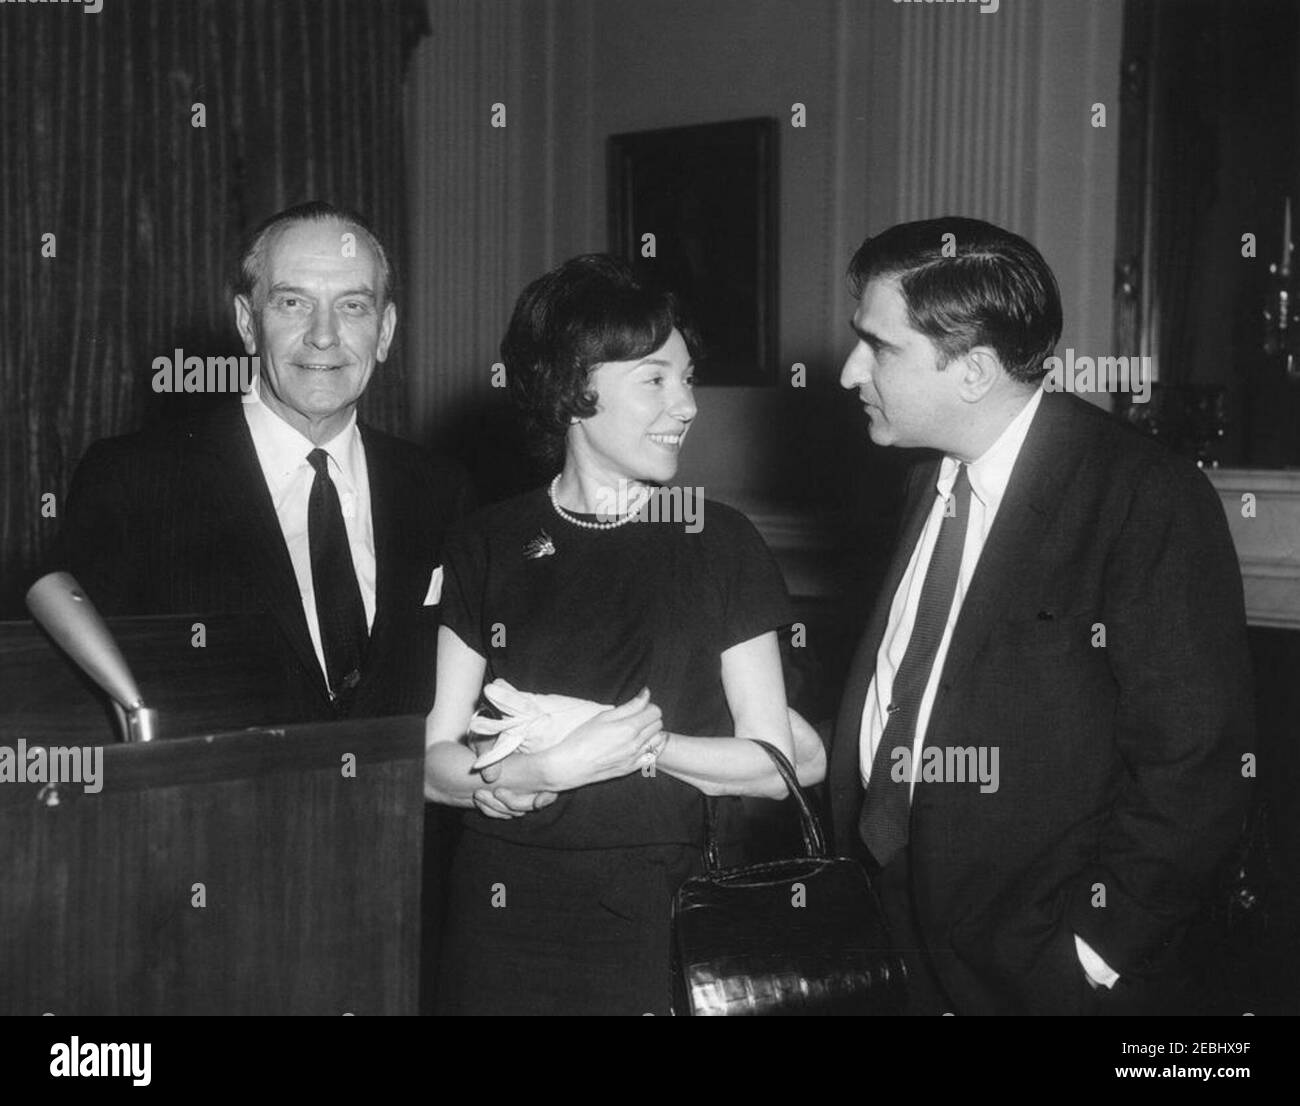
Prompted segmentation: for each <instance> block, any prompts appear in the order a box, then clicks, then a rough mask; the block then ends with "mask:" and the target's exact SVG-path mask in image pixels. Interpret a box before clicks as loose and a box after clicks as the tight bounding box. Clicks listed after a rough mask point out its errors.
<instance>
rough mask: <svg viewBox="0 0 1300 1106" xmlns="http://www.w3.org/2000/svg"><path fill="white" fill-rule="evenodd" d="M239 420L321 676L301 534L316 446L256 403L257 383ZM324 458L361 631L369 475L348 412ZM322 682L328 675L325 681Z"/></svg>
mask: <svg viewBox="0 0 1300 1106" xmlns="http://www.w3.org/2000/svg"><path fill="white" fill-rule="evenodd" d="M243 404H244V419H245V421H247V423H248V429H249V432H250V433H251V434H252V435H253V448H254V449H256V450H257V460H258V464H260V465H261V467H262V475H263V476H264V477H265V478H266V486H267V488H268V489H269V490H270V492H271V502H272V503H273V504H274V505H275V514H276V517H277V518H278V519H279V520H280V531H281V533H283V534H284V541H285V545H287V546H288V548H289V560H290V561H291V562H292V563H293V574H294V577H295V578H296V579H297V581H298V596H299V598H300V599H301V601H302V609H303V613H304V614H305V615H306V616H307V630H308V632H309V633H310V634H311V643H312V647H313V648H314V649H315V650H316V660H317V662H318V663H319V664H320V669H321V674H322V676H324V675H325V649H324V647H323V646H322V645H321V638H320V619H319V618H318V617H317V615H316V591H315V588H313V586H312V579H311V546H310V544H309V542H308V536H307V504H308V500H309V499H310V498H311V486H312V482H313V481H314V480H315V479H316V470H315V469H314V468H312V467H311V462H310V461H308V460H307V454H309V453H310V452H311V451H312V450H313V449H316V448H317V447H316V445H315V444H314V443H313V442H312V441H311V439H310V438H308V437H307V436H306V435H304V434H302V433H300V432H299V431H298V430H295V429H294V428H293V427H292V426H290V425H289V424H288V423H287V422H285V421H284V419H282V418H280V416H279V415H277V414H276V413H275V412H274V411H272V410H271V409H270V408H269V407H267V406H266V404H264V403H263V402H262V397H261V393H260V392H259V390H258V387H257V383H256V382H254V386H253V388H252V389H251V390H250V391H249V392H247V393H246V394H245V395H244V397H243ZM320 448H321V449H323V450H325V452H326V453H328V454H329V458H330V459H329V466H328V470H327V471H328V472H329V476H330V479H331V480H333V481H334V488H335V490H336V491H337V492H338V496H339V507H340V508H341V509H342V511H343V525H344V528H345V529H346V530H347V535H348V548H349V550H350V551H351V553H352V567H353V568H354V569H355V570H356V574H357V584H358V585H359V586H360V588H361V602H362V605H363V606H364V607H365V610H366V628H367V629H369V628H371V627H372V626H373V625H374V622H375V532H374V526H373V522H372V519H371V517H370V476H369V471H368V469H367V468H366V450H365V447H364V445H363V444H362V441H361V431H359V430H358V429H357V417H356V413H355V412H354V413H353V415H352V417H351V418H350V419H349V420H348V424H347V426H345V427H344V428H343V429H342V430H340V431H339V432H338V433H337V434H336V435H334V437H333V438H331V439H330V440H329V441H328V442H326V443H325V444H324V445H322V446H320ZM326 680H327V682H328V677H326Z"/></svg>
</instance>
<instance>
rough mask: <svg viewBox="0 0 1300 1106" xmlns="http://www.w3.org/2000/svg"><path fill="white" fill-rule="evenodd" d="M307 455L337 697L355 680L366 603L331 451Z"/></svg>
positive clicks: (314, 573)
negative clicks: (331, 466) (331, 469)
mask: <svg viewBox="0 0 1300 1106" xmlns="http://www.w3.org/2000/svg"><path fill="white" fill-rule="evenodd" d="M307 460H308V461H309V462H310V463H311V467H312V468H314V469H315V470H316V478H315V479H314V480H313V481H312V485H311V498H310V499H309V500H308V501H307V541H308V543H309V545H310V546H311V586H312V590H313V591H314V592H315V593H316V617H317V619H318V621H319V623H320V640H321V647H322V649H323V650H324V653H325V674H326V679H327V681H328V683H329V689H330V698H331V699H332V700H334V701H335V702H338V701H339V700H340V699H341V698H342V697H343V696H344V695H345V694H346V693H347V692H348V691H350V690H351V689H352V688H353V687H355V686H356V683H357V681H358V680H359V679H360V675H361V657H362V654H363V653H364V652H365V647H366V638H367V636H368V635H367V632H366V608H365V605H364V604H363V603H362V602H361V588H360V587H359V586H358V584H357V574H356V570H355V569H354V568H353V566H352V552H351V550H350V549H349V548H348V531H347V527H346V526H344V525H343V509H342V508H341V507H340V506H339V494H338V492H337V490H335V487H334V481H333V480H331V479H330V476H329V454H328V453H326V452H325V451H324V450H323V449H313V450H312V451H311V452H310V453H309V454H307Z"/></svg>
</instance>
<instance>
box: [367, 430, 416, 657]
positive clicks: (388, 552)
mask: <svg viewBox="0 0 1300 1106" xmlns="http://www.w3.org/2000/svg"><path fill="white" fill-rule="evenodd" d="M361 440H362V442H363V444H364V446H365V450H366V473H367V479H368V480H369V482H370V517H371V526H372V529H373V532H374V536H375V621H374V625H373V626H372V627H371V630H370V645H369V648H368V649H367V651H366V664H365V671H370V670H371V669H373V668H374V667H375V666H376V665H377V664H379V663H381V662H382V658H383V657H384V655H385V650H386V649H387V646H388V641H389V638H390V637H391V635H392V630H393V626H394V621H395V618H396V616H397V614H398V613H399V612H401V611H402V610H404V609H407V608H411V609H414V608H416V607H418V606H419V605H420V604H421V603H422V602H423V600H424V594H425V591H426V590H427V588H428V586H429V577H428V573H429V571H430V567H431V566H428V565H426V564H424V562H423V561H422V560H421V558H420V549H419V541H418V535H414V534H411V533H408V532H407V531H406V529H405V522H404V519H406V518H407V517H408V514H407V513H406V512H404V511H403V510H402V499H403V496H404V495H405V494H406V487H405V485H404V483H403V480H402V473H401V471H400V469H399V468H398V466H397V465H396V463H395V460H394V458H393V455H392V452H391V450H390V449H389V448H388V443H387V442H386V441H385V440H384V438H383V436H382V435H378V434H376V433H375V432H374V431H373V430H371V429H370V428H369V427H368V426H362V427H361ZM421 573H423V578H421Z"/></svg>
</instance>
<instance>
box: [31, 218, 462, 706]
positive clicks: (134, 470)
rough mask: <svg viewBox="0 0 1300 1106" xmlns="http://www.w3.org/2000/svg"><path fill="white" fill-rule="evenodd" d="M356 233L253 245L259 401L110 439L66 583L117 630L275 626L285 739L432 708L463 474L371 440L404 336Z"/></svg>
mask: <svg viewBox="0 0 1300 1106" xmlns="http://www.w3.org/2000/svg"><path fill="white" fill-rule="evenodd" d="M390 284H391V274H390V268H389V263H388V259H387V255H386V254H385V252H384V248H383V246H382V244H381V243H380V242H379V241H378V239H377V238H376V237H375V236H374V234H373V233H372V232H371V231H370V229H369V228H368V227H367V226H366V224H365V223H364V221H362V220H361V219H360V217H359V216H357V215H355V214H352V213H348V212H344V211H341V210H339V209H337V208H334V207H333V206H331V205H328V204H324V203H319V202H315V203H309V204H303V205H301V206H298V207H294V208H290V209H288V210H286V211H282V212H280V213H279V214H277V215H275V216H273V217H272V218H270V219H268V220H267V221H266V222H265V223H264V224H262V225H261V226H260V227H259V228H257V229H256V230H255V231H254V232H253V234H252V235H251V236H250V238H249V240H248V243H247V245H246V248H245V250H244V253H243V256H242V258H241V264H240V270H239V275H238V280H237V287H236V293H237V294H236V295H235V300H234V308H235V317H236V323H237V325H238V328H239V333H240V336H241V337H242V339H243V342H244V345H245V348H246V349H247V351H248V353H249V354H256V355H257V358H258V359H259V361H260V374H259V375H258V377H257V379H256V382H255V386H254V388H253V389H252V391H251V392H250V393H249V394H247V395H245V396H244V397H243V402H242V403H240V402H234V401H232V402H230V403H227V404H224V405H222V406H219V407H216V408H215V409H214V410H212V411H211V412H210V413H208V414H205V415H203V416H201V417H198V418H194V419H190V420H186V421H183V422H179V423H176V424H173V425H171V426H167V427H165V428H163V429H160V430H156V431H149V432H142V433H138V434H132V435H128V436H126V437H122V438H113V439H109V440H106V441H101V442H97V443H96V444H95V445H93V446H92V447H91V448H90V450H89V451H88V452H87V453H86V456H85V457H84V458H83V460H82V462H81V464H80V466H79V467H78V469H77V472H76V475H75V477H74V479H73V484H72V489H71V492H70V495H69V499H68V508H67V513H66V520H65V523H64V527H63V530H62V533H61V539H60V544H59V551H58V553H57V555H56V558H55V561H56V563H55V564H54V565H53V567H56V568H67V569H69V570H70V571H72V573H73V574H74V575H75V576H76V577H77V578H78V579H79V580H80V582H81V584H82V586H83V587H84V588H85V589H86V591H87V593H88V594H89V595H90V597H91V598H92V599H93V600H94V601H95V603H96V605H97V606H98V607H99V608H100V609H101V610H102V611H103V612H104V613H105V614H109V615H113V614H200V615H201V614H215V613H218V612H238V613H242V614H259V613H260V614H264V615H265V616H266V621H265V634H266V635H267V636H268V637H269V638H270V639H271V642H272V643H273V645H272V648H271V652H272V653H273V654H274V655H275V656H277V657H278V658H279V660H280V662H281V664H282V665H283V677H284V678H283V681H282V684H283V688H284V691H283V699H282V702H281V703H280V704H278V709H277V710H276V715H277V720H280V721H285V722H295V721H308V720H324V719H330V718H336V717H343V716H352V717H360V716H368V715H385V714H402V713H423V712H425V711H427V710H428V709H429V707H430V706H431V704H432V699H433V691H434V657H435V654H436V634H437V612H438V607H437V605H436V599H437V584H438V579H437V575H436V569H437V566H438V563H439V554H440V548H441V544H442V537H443V532H444V530H445V528H446V527H447V526H448V525H449V524H450V523H451V522H452V521H453V520H454V519H456V518H457V517H459V516H460V515H461V514H462V513H463V512H464V510H465V507H466V504H467V502H468V498H469V488H468V482H467V480H466V478H465V477H464V475H463V473H462V472H461V470H460V469H459V468H458V467H457V466H455V465H453V464H451V463H449V462H442V461H438V460H436V459H434V458H433V457H431V456H429V455H428V454H426V453H425V452H424V451H423V450H422V449H420V448H418V447H417V446H415V445H413V444H411V443H409V442H405V441H401V440H399V439H397V438H393V437H390V436H388V435H386V434H381V433H379V432H378V431H376V430H373V429H371V428H370V427H367V426H365V425H362V424H359V423H358V422H357V417H356V406H357V401H358V400H359V399H360V398H361V395H362V393H363V392H364V391H365V389H366V385H367V384H368V383H369V381H370V379H371V376H372V374H373V373H374V371H375V369H376V367H377V366H378V365H379V364H380V363H381V362H383V361H384V359H385V358H386V357H387V355H388V350H389V346H390V344H391V343H392V340H393V333H394V330H395V328H396V325H397V308H396V306H395V305H394V303H393V300H392V297H391V288H390Z"/></svg>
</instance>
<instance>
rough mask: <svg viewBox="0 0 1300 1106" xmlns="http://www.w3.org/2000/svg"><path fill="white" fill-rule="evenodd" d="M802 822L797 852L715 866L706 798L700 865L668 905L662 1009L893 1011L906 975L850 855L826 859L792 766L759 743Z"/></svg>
mask: <svg viewBox="0 0 1300 1106" xmlns="http://www.w3.org/2000/svg"><path fill="white" fill-rule="evenodd" d="M755 744H756V745H761V746H762V747H763V749H764V750H765V751H766V752H767V754H768V756H770V757H771V758H772V762H773V763H774V764H775V765H776V768H777V771H778V772H780V773H781V778H782V779H784V780H785V784H786V787H788V788H789V790H790V795H791V797H792V798H793V799H794V801H795V803H796V804H797V805H798V808H799V818H800V821H801V823H802V827H803V841H804V850H805V852H806V853H807V855H806V856H803V857H795V858H792V859H789V860H775V861H769V862H767V863H763V864H749V865H744V866H742V867H737V868H725V869H724V868H721V867H720V865H719V863H718V842H717V828H716V824H715V823H716V809H715V804H714V803H713V802H712V801H711V800H710V801H707V809H708V818H707V823H706V824H707V828H706V835H705V837H706V839H705V868H706V871H705V873H704V874H703V875H701V876H695V877H693V878H692V879H688V880H687V881H686V882H685V883H683V884H682V886H681V887H680V888H679V889H678V892H677V895H676V897H675V898H674V899H673V915H672V942H673V947H672V965H673V1004H672V1005H673V1013H674V1014H678V1015H683V1014H685V1015H715V1016H716V1015H742V1014H805V1015H806V1014H841V1015H842V1014H854V1015H862V1014H897V1013H901V1012H902V1009H903V1007H904V1005H905V1003H906V1001H907V969H906V967H905V966H904V964H903V960H902V957H901V956H899V955H898V953H897V952H896V951H895V950H894V949H893V948H892V947H891V944H890V940H889V933H888V930H887V928H886V926H885V919H884V915H883V914H882V913H881V909H880V904H879V902H878V901H877V900H876V896H875V892H873V891H872V889H871V884H870V882H869V881H868V879H867V874H866V872H865V871H864V870H863V868H862V865H860V864H859V863H858V862H857V861H856V860H851V859H849V858H846V857H828V856H827V855H826V839H825V837H824V835H823V833H822V827H821V824H820V822H819V821H818V820H817V816H816V814H814V813H813V811H812V809H811V808H810V807H809V805H808V800H807V798H806V797H805V796H804V794H803V791H802V789H801V788H800V787H799V782H798V780H797V779H796V777H795V773H794V769H793V768H792V767H791V766H790V762H789V761H788V760H787V759H786V758H785V756H784V755H783V754H782V753H781V751H780V750H779V749H777V748H775V747H774V746H772V745H769V744H768V743H767V742H765V741H758V742H755Z"/></svg>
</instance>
